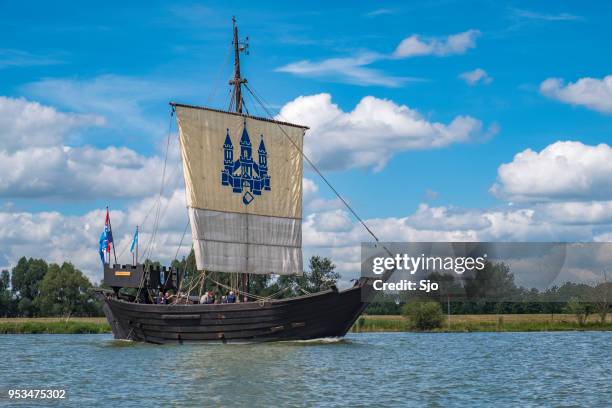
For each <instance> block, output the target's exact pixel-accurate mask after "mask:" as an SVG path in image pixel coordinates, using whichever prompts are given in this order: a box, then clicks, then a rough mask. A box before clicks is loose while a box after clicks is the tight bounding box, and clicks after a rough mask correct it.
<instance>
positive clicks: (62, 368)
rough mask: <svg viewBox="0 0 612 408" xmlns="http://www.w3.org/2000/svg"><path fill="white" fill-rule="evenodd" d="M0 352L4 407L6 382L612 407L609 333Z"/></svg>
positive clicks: (237, 402) (32, 341) (68, 341)
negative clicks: (0, 357) (0, 356)
mask: <svg viewBox="0 0 612 408" xmlns="http://www.w3.org/2000/svg"><path fill="white" fill-rule="evenodd" d="M0 353H1V355H2V359H1V360H0V389H2V392H3V394H4V395H3V396H2V398H0V405H2V404H5V405H7V406H15V405H18V404H15V401H14V400H13V401H8V400H7V398H6V389H7V388H37V387H38V388H41V387H43V388H63V389H66V390H67V393H68V399H67V400H65V401H63V402H62V404H61V405H69V406H75V407H76V406H79V407H81V406H91V405H96V406H106V407H115V406H119V404H120V405H121V406H150V407H156V406H232V407H240V406H262V407H273V406H317V407H326V406H385V407H391V406H398V407H399V406H402V407H404V406H434V407H435V406H444V407H446V406H462V407H464V406H493V405H495V406H522V407H523V406H602V407H603V406H608V407H609V406H611V405H612V333H597V332H592V333H590V332H587V333H471V334H413V333H373V334H353V335H350V336H348V337H347V339H345V340H342V341H337V342H323V341H320V342H312V343H276V344H264V345H254V344H251V345H205V344H204V345H184V346H178V345H176V346H175V345H168V346H155V345H146V344H136V343H128V342H117V341H114V340H112V339H111V336H110V335H2V336H0ZM47 404H48V402H47ZM27 405H28V406H32V405H39V406H40V404H36V403H33V402H32V401H28V402H27Z"/></svg>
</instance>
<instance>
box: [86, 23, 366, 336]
mask: <svg viewBox="0 0 612 408" xmlns="http://www.w3.org/2000/svg"><path fill="white" fill-rule="evenodd" d="M245 49H246V44H244V43H243V42H240V41H239V37H238V28H237V27H236V24H235V20H234V25H233V51H234V75H233V78H232V79H231V80H230V85H231V86H232V88H233V90H232V102H231V103H230V109H229V110H228V111H223V110H217V109H212V108H207V107H198V106H192V105H186V104H179V103H171V109H172V111H173V113H174V114H175V116H176V120H177V123H178V129H179V137H180V146H181V154H182V161H183V170H184V177H185V186H186V194H187V207H188V208H187V210H188V212H189V219H190V226H191V233H192V238H193V249H194V252H195V259H196V265H197V270H198V271H200V273H206V272H224V273H232V274H237V276H239V277H240V279H241V280H242V288H243V291H239V293H240V294H241V295H243V296H242V297H241V298H240V299H239V301H238V302H236V303H222V304H200V303H199V302H197V301H195V300H194V301H191V300H190V299H189V298H188V297H187V296H185V298H184V299H182V301H178V302H177V301H175V302H170V303H169V304H157V303H156V302H155V301H154V297H155V295H156V294H158V293H159V292H160V291H161V292H166V291H174V292H176V293H177V294H179V299H180V293H181V279H182V272H181V271H179V270H177V269H173V268H160V267H155V266H152V265H148V264H147V265H143V264H139V263H138V261H137V260H136V262H135V264H133V265H120V264H117V263H116V261H115V263H114V264H111V262H110V256H109V259H108V262H105V264H104V282H105V283H106V284H107V285H108V286H110V287H111V289H112V290H102V289H98V290H97V291H96V295H97V297H98V298H99V299H101V300H102V301H103V308H104V313H105V314H106V317H107V319H108V322H109V324H110V326H111V328H112V331H113V335H114V337H115V338H116V339H127V340H134V341H142V342H149V343H160V344H163V343H172V342H179V343H182V342H194V341H199V342H267V341H281V340H309V339H317V338H326V337H342V336H344V335H345V334H346V333H347V332H348V331H349V329H350V328H351V326H352V325H353V323H354V322H355V321H356V319H357V318H358V317H359V315H360V314H361V313H362V312H363V311H364V309H365V308H366V306H367V300H368V299H370V298H371V296H372V294H373V290H372V287H371V282H369V281H368V279H366V278H361V279H360V280H358V281H356V282H355V284H354V286H353V287H351V288H349V289H347V290H338V289H337V288H336V287H331V289H329V290H325V291H322V292H318V293H312V294H304V295H303V296H297V297H291V298H286V299H272V298H263V299H262V298H258V299H256V298H254V297H252V296H250V295H249V294H248V293H247V292H248V287H249V286H248V279H249V276H252V274H276V275H300V274H302V273H303V272H302V267H303V262H302V231H301V229H302V174H303V158H304V154H303V151H302V146H303V138H304V133H305V131H306V129H307V127H305V126H301V125H295V124H291V123H286V122H281V121H277V120H274V119H272V118H261V117H255V116H251V115H248V114H245V113H243V107H244V105H243V102H244V100H243V96H242V87H243V86H244V87H248V84H247V80H246V79H245V78H243V77H242V76H241V72H240V53H241V52H243V51H245ZM311 164H312V163H311ZM366 228H367V227H366ZM122 288H133V289H132V291H136V293H137V295H136V296H131V297H130V296H125V295H122V294H121V292H120V291H121V289H122Z"/></svg>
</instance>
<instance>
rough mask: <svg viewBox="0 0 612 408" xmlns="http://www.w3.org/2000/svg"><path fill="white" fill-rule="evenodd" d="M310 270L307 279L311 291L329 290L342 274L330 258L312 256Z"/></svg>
mask: <svg viewBox="0 0 612 408" xmlns="http://www.w3.org/2000/svg"><path fill="white" fill-rule="evenodd" d="M308 266H309V268H310V272H308V273H306V274H305V276H306V281H307V284H308V290H309V291H310V292H320V291H322V290H327V289H329V288H331V287H332V286H333V285H335V284H336V282H337V281H338V279H340V274H339V273H338V272H336V271H335V269H336V265H334V264H333V262H332V261H331V259H329V258H321V257H320V256H312V257H310V260H309V262H308Z"/></svg>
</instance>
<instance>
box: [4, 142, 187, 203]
mask: <svg viewBox="0 0 612 408" xmlns="http://www.w3.org/2000/svg"><path fill="white" fill-rule="evenodd" d="M169 166H171V167H170V168H169V169H168V172H167V176H168V177H167V178H166V180H167V183H168V184H171V185H176V184H177V180H179V179H180V176H181V174H180V172H179V171H177V170H176V169H177V168H178V165H177V164H176V161H171V162H170V164H169ZM161 171H162V159H160V158H159V157H145V156H142V155H140V154H138V153H137V152H135V151H133V150H131V149H128V148H125V147H108V148H105V149H97V148H93V147H87V146H86V147H65V146H63V147H62V146H55V147H33V148H27V149H24V150H19V151H17V152H14V153H8V152H5V151H0V174H1V176H0V196H2V197H10V198H15V197H19V198H23V197H26V198H40V197H59V198H68V199H70V200H82V199H93V198H102V197H104V198H130V197H132V198H133V197H145V196H148V195H151V194H153V193H155V192H156V191H158V190H159V185H160V180H161Z"/></svg>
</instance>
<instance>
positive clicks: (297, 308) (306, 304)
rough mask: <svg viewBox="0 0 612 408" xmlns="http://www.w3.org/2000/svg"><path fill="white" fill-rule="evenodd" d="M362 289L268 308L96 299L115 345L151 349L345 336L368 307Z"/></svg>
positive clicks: (254, 304)
mask: <svg viewBox="0 0 612 408" xmlns="http://www.w3.org/2000/svg"><path fill="white" fill-rule="evenodd" d="M361 290H362V287H360V285H358V286H355V287H353V288H351V289H347V290H345V291H341V292H338V291H333V290H328V291H324V292H319V293H314V294H310V295H306V296H299V297H294V298H289V299H281V300H271V301H266V302H248V303H233V304H215V305H194V304H190V305H154V304H142V303H131V302H126V301H124V300H119V299H117V298H115V297H114V296H112V295H108V294H104V293H98V296H99V297H100V298H101V299H102V300H103V301H104V312H105V314H106V317H107V319H108V322H109V324H110V325H111V327H112V330H113V334H114V336H115V338H117V339H128V340H135V341H144V342H150V343H176V342H178V343H183V342H196V341H197V342H201V341H206V342H267V341H289V340H309V339H316V338H323V337H341V336H344V335H345V334H346V333H347V332H348V331H349V329H350V328H351V326H352V325H353V323H354V322H355V320H356V319H357V318H358V317H359V315H360V314H361V312H363V310H364V309H365V307H366V306H367V303H366V302H363V301H362V297H361V296H362V293H361Z"/></svg>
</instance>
